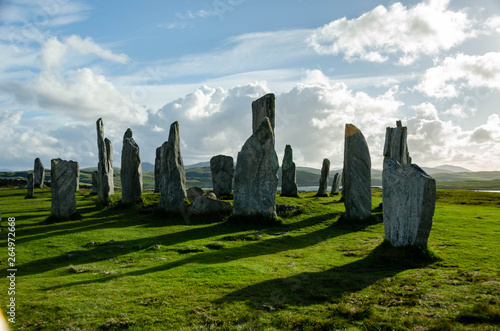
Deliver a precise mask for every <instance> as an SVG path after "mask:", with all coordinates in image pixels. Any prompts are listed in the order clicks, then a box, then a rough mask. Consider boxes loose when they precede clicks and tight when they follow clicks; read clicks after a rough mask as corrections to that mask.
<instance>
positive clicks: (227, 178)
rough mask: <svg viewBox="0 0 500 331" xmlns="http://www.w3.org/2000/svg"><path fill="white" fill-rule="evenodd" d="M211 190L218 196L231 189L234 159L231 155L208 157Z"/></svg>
mask: <svg viewBox="0 0 500 331" xmlns="http://www.w3.org/2000/svg"><path fill="white" fill-rule="evenodd" d="M210 171H211V172H212V185H213V191H214V192H215V194H216V195H217V196H218V197H221V196H228V195H230V194H231V192H232V191H233V178H234V161H233V158H232V157H231V156H226V155H217V156H214V157H212V158H211V159H210Z"/></svg>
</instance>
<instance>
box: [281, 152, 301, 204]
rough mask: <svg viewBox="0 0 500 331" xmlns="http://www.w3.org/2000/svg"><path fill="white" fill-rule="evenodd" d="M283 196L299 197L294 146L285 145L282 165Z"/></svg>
mask: <svg viewBox="0 0 500 331" xmlns="http://www.w3.org/2000/svg"><path fill="white" fill-rule="evenodd" d="M281 178H282V180H281V196H284V197H297V196H298V194H297V181H296V170H295V162H293V151H292V146H290V145H286V146H285V155H284V156H283V164H282V165H281Z"/></svg>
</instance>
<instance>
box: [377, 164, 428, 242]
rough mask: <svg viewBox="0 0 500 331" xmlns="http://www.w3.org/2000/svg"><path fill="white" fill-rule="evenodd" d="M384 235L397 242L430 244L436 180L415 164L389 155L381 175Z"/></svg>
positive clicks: (390, 240)
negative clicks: (428, 242)
mask: <svg viewBox="0 0 500 331" xmlns="http://www.w3.org/2000/svg"><path fill="white" fill-rule="evenodd" d="M382 178H383V179H382V181H383V182H382V187H383V189H382V199H383V210H384V231H385V238H386V239H387V240H388V241H389V242H390V243H391V244H392V245H393V246H394V247H399V246H417V247H421V248H426V247H427V241H428V239H429V234H430V232H431V227H432V217H433V215H434V209H435V205H436V181H435V180H434V179H433V178H432V177H430V176H429V175H427V174H426V173H425V171H423V170H422V169H421V168H420V167H418V166H417V165H415V164H407V165H405V166H403V165H401V164H400V163H399V162H398V161H396V160H394V159H391V158H387V159H386V160H385V161H384V170H383V177H382Z"/></svg>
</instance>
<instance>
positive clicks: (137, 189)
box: [120, 129, 143, 203]
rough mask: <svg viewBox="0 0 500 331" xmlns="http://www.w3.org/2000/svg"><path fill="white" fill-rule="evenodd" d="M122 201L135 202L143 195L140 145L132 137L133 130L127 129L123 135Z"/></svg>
mask: <svg viewBox="0 0 500 331" xmlns="http://www.w3.org/2000/svg"><path fill="white" fill-rule="evenodd" d="M120 177H121V182H122V202H123V203H133V202H136V201H138V200H139V199H140V198H141V195H142V190H143V187H142V164H141V155H140V152H139V146H138V145H137V143H136V142H135V140H134V138H133V137H132V130H131V129H127V131H125V134H124V135H123V147H122V167H121V171H120Z"/></svg>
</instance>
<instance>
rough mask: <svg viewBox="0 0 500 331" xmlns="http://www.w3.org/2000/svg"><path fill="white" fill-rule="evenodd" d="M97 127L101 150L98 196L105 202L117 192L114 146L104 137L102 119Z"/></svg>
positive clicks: (98, 145)
mask: <svg viewBox="0 0 500 331" xmlns="http://www.w3.org/2000/svg"><path fill="white" fill-rule="evenodd" d="M96 127H97V148H98V150H99V161H98V163H97V169H98V170H97V171H98V172H99V176H98V177H97V179H98V182H99V192H98V196H99V198H100V199H101V201H103V202H104V203H107V202H108V200H109V196H110V195H113V194H115V185H114V180H113V146H112V144H111V141H110V140H109V139H108V138H104V127H103V123H102V119H101V118H100V119H98V120H97V122H96Z"/></svg>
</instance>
